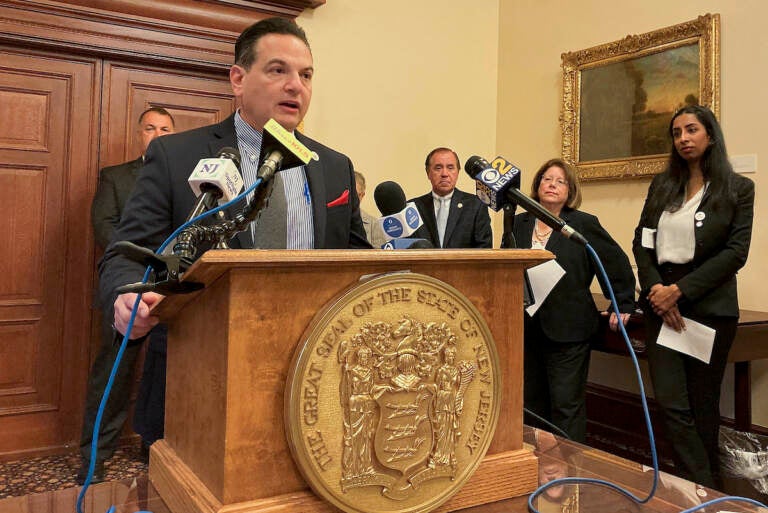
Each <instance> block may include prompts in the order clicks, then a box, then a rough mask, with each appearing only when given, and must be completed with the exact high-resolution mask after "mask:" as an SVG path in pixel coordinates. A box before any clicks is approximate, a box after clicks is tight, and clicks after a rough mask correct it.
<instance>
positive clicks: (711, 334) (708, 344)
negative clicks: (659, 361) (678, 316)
mask: <svg viewBox="0 0 768 513" xmlns="http://www.w3.org/2000/svg"><path fill="white" fill-rule="evenodd" d="M683 320H684V321H685V329H684V330H683V331H681V332H680V333H678V332H676V331H675V330H673V329H672V328H670V327H669V326H667V325H666V324H662V325H661V332H659V339H658V343H659V345H662V346H664V347H668V348H670V349H674V350H675V351H679V352H681V353H683V354H687V355H689V356H693V357H694V358H698V359H699V360H701V361H702V362H704V363H709V358H710V356H712V345H713V344H714V343H715V330H713V329H712V328H710V327H708V326H704V325H703V324H701V323H698V322H696V321H692V320H690V319H686V318H685V317H683Z"/></svg>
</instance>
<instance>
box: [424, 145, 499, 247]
mask: <svg viewBox="0 0 768 513" xmlns="http://www.w3.org/2000/svg"><path fill="white" fill-rule="evenodd" d="M424 168H425V170H426V172H427V178H428V179H429V181H430V183H431V184H432V191H431V192H428V193H427V194H425V195H423V196H419V197H418V198H413V199H411V200H409V201H413V202H414V203H415V204H416V208H418V209H419V214H420V215H421V219H422V220H423V222H424V225H423V226H421V227H420V228H419V229H418V230H416V232H415V233H414V234H413V235H412V237H414V238H421V239H426V240H428V241H430V242H431V243H432V245H433V246H434V247H436V248H491V247H493V234H492V233H491V218H490V216H489V215H488V207H486V206H485V205H484V204H483V202H482V201H480V200H479V199H477V196H475V195H474V194H469V193H466V192H464V191H461V190H459V189H457V188H456V182H457V181H458V179H459V171H461V164H459V156H458V155H456V152H455V151H453V150H452V149H450V148H435V149H434V150H432V151H430V152H429V154H428V155H427V158H426V160H425V161H424Z"/></svg>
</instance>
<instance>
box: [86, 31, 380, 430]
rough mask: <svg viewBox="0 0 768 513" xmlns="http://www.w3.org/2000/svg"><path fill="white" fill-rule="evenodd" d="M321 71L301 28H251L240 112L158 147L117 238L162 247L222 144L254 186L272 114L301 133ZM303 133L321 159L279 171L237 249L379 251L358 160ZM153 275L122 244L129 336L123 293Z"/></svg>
mask: <svg viewBox="0 0 768 513" xmlns="http://www.w3.org/2000/svg"><path fill="white" fill-rule="evenodd" d="M313 73H314V68H313V58H312V53H311V51H310V48H309V43H308V41H307V37H306V34H305V33H304V31H303V30H302V29H301V28H300V27H299V26H298V25H296V24H295V23H293V22H292V21H289V20H285V19H282V18H269V19H265V20H262V21H259V22H257V23H255V24H254V25H252V26H250V27H248V28H246V29H245V30H244V31H243V32H242V33H241V34H240V37H239V38H238V40H237V42H236V44H235V63H234V65H233V66H232V67H231V69H230V73H229V77H230V83H231V85H232V91H233V93H234V95H235V97H236V98H237V100H238V105H240V107H239V109H238V111H237V112H236V113H235V114H233V115H232V116H230V117H228V118H227V119H225V120H224V121H222V122H221V123H218V124H215V125H210V126H207V127H202V128H199V129H195V130H191V131H188V132H183V133H179V134H175V135H169V136H166V137H162V138H159V139H156V140H155V141H153V142H152V144H151V145H150V146H149V149H148V151H147V155H146V164H145V166H144V168H143V169H142V171H141V172H140V175H139V178H138V181H137V183H136V188H135V189H134V192H133V194H132V195H131V197H130V198H129V200H128V202H127V204H126V207H125V213H124V216H123V218H122V220H121V222H120V225H119V226H118V228H117V232H116V234H115V237H114V239H113V240H114V241H122V240H127V241H130V242H133V243H134V244H137V245H138V246H141V247H144V248H148V249H150V250H152V251H154V250H156V249H157V248H158V247H159V246H160V245H161V244H162V243H163V242H164V241H165V239H166V238H167V237H168V236H169V235H170V234H171V233H172V232H173V230H174V229H175V228H177V227H179V226H181V225H182V224H183V223H184V222H185V221H186V218H187V216H188V215H189V213H190V212H191V211H192V210H193V208H194V206H195V202H196V198H195V194H194V193H193V192H192V190H191V189H190V186H189V185H188V183H187V179H188V177H189V175H190V173H191V172H192V170H193V169H194V168H195V165H196V164H197V163H198V161H199V160H200V159H203V158H210V157H215V156H216V155H217V153H218V152H219V150H221V149H222V148H225V147H232V148H237V149H238V150H239V152H240V157H241V162H242V165H241V173H242V175H243V180H244V182H245V186H246V187H248V186H250V185H251V184H252V183H254V181H255V180H256V178H255V175H256V171H257V166H258V164H259V161H260V159H259V157H260V150H261V141H262V130H263V127H264V124H265V123H266V122H267V121H268V120H269V119H270V118H272V119H274V120H275V121H277V122H278V123H279V124H280V125H282V127H283V128H285V129H286V130H288V131H293V130H295V128H296V127H297V125H298V124H299V122H300V121H301V120H302V118H303V117H304V115H305V114H306V112H307V109H308V108H309V103H310V100H311V98H312V75H313ZM296 137H297V138H298V139H299V141H300V142H301V143H303V144H304V145H305V146H306V147H307V148H308V149H309V150H310V151H312V152H314V154H315V155H314V157H315V158H313V159H312V160H310V161H309V163H308V164H306V165H302V166H298V167H294V168H292V169H286V170H283V171H280V172H279V173H276V175H275V178H274V187H273V191H272V196H271V197H270V200H269V202H268V206H267V208H265V209H264V210H263V211H262V212H261V216H260V218H259V222H258V226H257V227H256V229H253V227H251V229H250V230H246V231H245V232H242V233H240V234H238V236H237V237H235V238H233V239H232V240H231V241H230V247H233V248H253V247H258V248H284V249H285V248H288V249H312V248H358V247H359V248H370V247H371V246H370V245H369V244H368V243H367V241H366V238H365V232H364V231H363V225H362V221H361V219H360V211H359V200H358V197H357V193H356V191H355V179H354V174H353V173H354V169H353V166H352V162H351V161H350V160H349V158H348V157H346V156H345V155H342V154H341V153H338V152H336V151H334V150H332V149H330V148H328V147H326V146H323V145H322V144H320V143H318V142H316V141H313V140H312V139H309V138H307V137H305V136H303V135H301V134H296ZM252 224H253V223H252ZM204 249H206V248H200V250H199V251H198V255H199V254H201V253H202V252H203V250H204ZM144 271H145V268H144V266H143V265H142V264H139V263H137V262H133V261H131V260H130V259H128V258H126V257H124V256H122V255H121V254H119V253H118V252H117V251H115V247H114V244H112V245H110V247H109V248H108V249H107V251H106V252H105V255H104V258H103V259H102V261H101V264H100V297H101V300H102V301H103V304H107V305H114V327H115V330H116V331H117V332H118V333H120V334H124V333H125V331H126V329H127V324H128V321H129V319H130V315H131V311H132V309H133V304H134V301H135V299H136V295H135V294H133V293H125V294H120V295H117V293H116V288H117V287H120V286H122V285H126V284H129V283H134V282H137V281H141V279H142V276H143V275H144ZM162 297H163V296H162V295H160V294H158V293H155V292H146V293H144V294H143V296H142V301H141V302H140V303H139V306H138V309H137V310H138V311H137V315H136V319H135V321H134V325H133V331H132V333H131V339H132V340H136V339H141V338H143V337H144V336H145V335H146V334H147V333H148V332H149V330H151V329H152V327H154V326H155V325H156V324H157V323H158V318H157V317H156V316H154V315H152V313H151V311H152V308H153V307H154V306H156V305H157V304H158V302H159V301H160V300H161V299H162ZM155 379H159V378H155ZM162 380H163V383H164V373H163V376H162ZM163 406H164V405H163ZM161 425H162V424H161ZM159 435H160V436H158V438H160V437H162V433H159Z"/></svg>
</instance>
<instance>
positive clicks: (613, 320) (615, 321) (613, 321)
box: [603, 312, 630, 331]
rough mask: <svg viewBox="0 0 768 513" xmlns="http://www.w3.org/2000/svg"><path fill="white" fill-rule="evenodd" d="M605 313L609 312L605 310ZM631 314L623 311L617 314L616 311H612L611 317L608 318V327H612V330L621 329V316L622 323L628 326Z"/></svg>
mask: <svg viewBox="0 0 768 513" xmlns="http://www.w3.org/2000/svg"><path fill="white" fill-rule="evenodd" d="M603 315H608V312H603ZM629 317H630V314H628V313H623V314H619V315H618V316H617V315H616V312H611V317H610V318H609V319H608V327H609V328H611V331H619V318H621V323H622V324H623V325H624V326H626V325H627V323H628V322H629Z"/></svg>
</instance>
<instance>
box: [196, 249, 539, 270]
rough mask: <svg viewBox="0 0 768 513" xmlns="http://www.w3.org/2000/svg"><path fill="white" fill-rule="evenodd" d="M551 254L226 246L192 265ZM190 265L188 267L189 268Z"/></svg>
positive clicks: (511, 259)
mask: <svg viewBox="0 0 768 513" xmlns="http://www.w3.org/2000/svg"><path fill="white" fill-rule="evenodd" d="M553 258H554V255H553V254H552V253H550V252H549V251H546V250H539V249H405V250H402V249H401V250H383V249H369V250H365V249H362V250H360V249H307V250H285V249H227V250H210V251H207V252H206V253H204V254H203V255H202V256H201V257H200V258H199V259H198V260H197V262H195V264H194V265H193V266H192V269H194V268H195V267H208V266H211V265H217V264H228V265H234V266H238V267H239V266H242V265H247V266H255V267H273V266H280V265H285V264H294V265H295V264H301V263H306V264H308V265H313V266H323V265H335V266H336V265H345V264H359V263H399V264H407V263H409V262H414V263H422V264H423V263H425V262H430V261H434V262H445V261H446V260H450V261H451V262H452V263H462V262H467V263H479V262H486V263H497V264H498V263H501V264H503V263H509V264H512V263H514V264H518V265H522V266H524V267H531V266H532V265H536V264H539V263H542V262H545V261H547V260H551V259H553ZM192 269H190V270H192Z"/></svg>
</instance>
